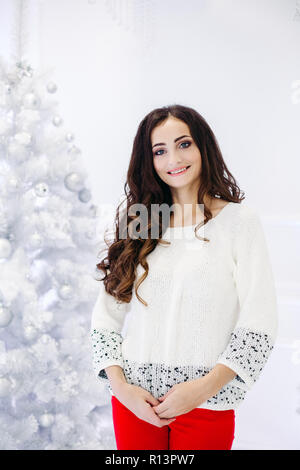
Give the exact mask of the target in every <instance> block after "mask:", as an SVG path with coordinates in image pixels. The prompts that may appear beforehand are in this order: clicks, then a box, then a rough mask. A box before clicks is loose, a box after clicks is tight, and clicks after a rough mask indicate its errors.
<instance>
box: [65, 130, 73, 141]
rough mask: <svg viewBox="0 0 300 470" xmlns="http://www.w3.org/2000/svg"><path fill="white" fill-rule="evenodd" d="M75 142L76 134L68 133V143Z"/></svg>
mask: <svg viewBox="0 0 300 470" xmlns="http://www.w3.org/2000/svg"><path fill="white" fill-rule="evenodd" d="M73 140H74V134H72V132H68V133H67V134H66V141H67V142H72V141H73Z"/></svg>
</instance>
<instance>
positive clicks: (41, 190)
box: [34, 182, 49, 197]
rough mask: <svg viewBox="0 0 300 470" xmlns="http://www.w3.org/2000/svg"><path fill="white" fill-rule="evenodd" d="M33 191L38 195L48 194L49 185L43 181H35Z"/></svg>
mask: <svg viewBox="0 0 300 470" xmlns="http://www.w3.org/2000/svg"><path fill="white" fill-rule="evenodd" d="M34 191H35V194H36V195H37V196H38V197H45V196H48V194H49V186H48V185H47V183H44V182H42V183H37V184H36V185H35V187H34Z"/></svg>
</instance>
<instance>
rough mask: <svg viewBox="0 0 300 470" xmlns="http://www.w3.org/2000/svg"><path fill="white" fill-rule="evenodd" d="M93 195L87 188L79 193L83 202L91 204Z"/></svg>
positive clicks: (79, 197)
mask: <svg viewBox="0 0 300 470" xmlns="http://www.w3.org/2000/svg"><path fill="white" fill-rule="evenodd" d="M91 197H92V195H91V193H90V191H89V190H88V189H86V188H83V189H82V190H81V191H79V193H78V199H79V200H80V201H81V202H89V201H90V199H91Z"/></svg>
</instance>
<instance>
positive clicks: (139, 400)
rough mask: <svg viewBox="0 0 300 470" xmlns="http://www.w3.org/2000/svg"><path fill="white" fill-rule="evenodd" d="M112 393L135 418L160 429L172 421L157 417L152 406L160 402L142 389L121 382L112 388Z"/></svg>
mask: <svg viewBox="0 0 300 470" xmlns="http://www.w3.org/2000/svg"><path fill="white" fill-rule="evenodd" d="M113 393H114V395H115V396H116V398H117V399H118V400H119V401H120V402H121V403H122V404H123V405H124V406H126V408H128V409H129V410H130V411H132V413H134V414H135V416H137V417H138V418H139V419H142V420H143V421H146V422H147V423H150V424H153V425H154V426H157V427H159V428H161V427H162V426H166V425H167V424H171V423H172V422H173V421H174V419H166V418H164V417H159V416H158V415H157V414H156V413H155V412H154V410H153V406H154V405H159V403H160V402H159V400H157V399H156V398H154V397H153V396H152V395H151V393H150V392H148V391H147V390H145V389H144V388H142V387H139V386H137V385H132V384H128V383H127V382H121V383H119V384H118V386H117V387H114V390H113Z"/></svg>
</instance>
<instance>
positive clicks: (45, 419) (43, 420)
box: [39, 413, 54, 428]
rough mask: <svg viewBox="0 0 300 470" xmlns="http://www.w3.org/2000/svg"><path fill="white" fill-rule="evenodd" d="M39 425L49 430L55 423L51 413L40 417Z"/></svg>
mask: <svg viewBox="0 0 300 470" xmlns="http://www.w3.org/2000/svg"><path fill="white" fill-rule="evenodd" d="M39 423H40V425H41V426H43V428H48V427H49V426H51V425H52V424H53V423H54V416H53V415H52V414H51V413H44V414H43V415H41V416H40V419H39Z"/></svg>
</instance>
